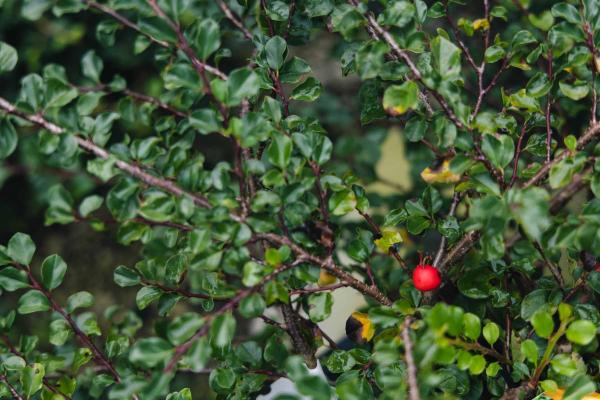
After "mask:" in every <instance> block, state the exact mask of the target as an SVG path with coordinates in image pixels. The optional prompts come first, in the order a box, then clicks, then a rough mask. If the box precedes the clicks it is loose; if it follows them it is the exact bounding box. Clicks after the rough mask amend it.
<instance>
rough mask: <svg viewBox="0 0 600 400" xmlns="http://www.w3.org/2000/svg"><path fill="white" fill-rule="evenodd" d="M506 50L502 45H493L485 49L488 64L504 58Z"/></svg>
mask: <svg viewBox="0 0 600 400" xmlns="http://www.w3.org/2000/svg"><path fill="white" fill-rule="evenodd" d="M505 54H506V52H505V51H504V49H503V48H502V47H501V46H498V45H493V46H490V47H488V48H487V49H486V50H485V62H486V63H488V64H493V63H495V62H498V61H500V60H502V59H503V58H504V56H505Z"/></svg>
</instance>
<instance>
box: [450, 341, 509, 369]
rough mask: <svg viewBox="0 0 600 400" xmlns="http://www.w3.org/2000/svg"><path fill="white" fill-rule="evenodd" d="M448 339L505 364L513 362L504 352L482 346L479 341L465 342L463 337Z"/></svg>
mask: <svg viewBox="0 0 600 400" xmlns="http://www.w3.org/2000/svg"><path fill="white" fill-rule="evenodd" d="M447 340H448V342H449V343H450V344H452V345H455V346H459V347H462V348H463V349H466V350H473V351H476V352H478V353H481V354H483V355H485V356H489V357H492V358H495V359H496V360H498V361H500V362H501V363H503V364H510V363H511V362H510V360H509V359H508V358H506V357H504V356H503V355H502V354H500V353H499V352H497V351H496V350H494V349H491V348H488V347H485V346H482V345H481V344H479V343H477V342H465V341H463V340H461V339H450V338H449V339H447Z"/></svg>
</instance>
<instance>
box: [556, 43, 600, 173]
mask: <svg viewBox="0 0 600 400" xmlns="http://www.w3.org/2000/svg"><path fill="white" fill-rule="evenodd" d="M547 75H548V79H549V80H550V82H552V49H551V48H548V72H547ZM547 97H548V99H547V100H546V162H547V163H549V162H550V157H551V154H550V153H551V152H552V127H551V126H550V106H551V105H552V96H551V95H550V91H548V96H547ZM595 122H596V121H593V123H595Z"/></svg>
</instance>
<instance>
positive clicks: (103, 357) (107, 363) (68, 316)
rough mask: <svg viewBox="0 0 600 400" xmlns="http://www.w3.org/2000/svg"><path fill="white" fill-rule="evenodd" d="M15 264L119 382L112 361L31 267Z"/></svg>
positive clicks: (119, 379)
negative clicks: (35, 275)
mask: <svg viewBox="0 0 600 400" xmlns="http://www.w3.org/2000/svg"><path fill="white" fill-rule="evenodd" d="M15 265H16V266H17V267H18V268H20V269H22V270H23V271H25V273H26V274H27V277H28V278H29V283H30V285H31V288H32V289H34V290H37V291H38V292H40V293H41V294H43V295H44V297H45V298H46V299H47V300H48V303H49V304H50V307H51V308H52V310H54V311H55V312H56V313H58V314H60V315H61V316H62V317H63V318H64V320H65V321H66V322H67V323H68V324H69V326H70V327H71V329H72V330H73V332H74V333H75V336H77V338H78V339H79V340H80V341H81V342H82V343H83V345H84V346H86V347H88V348H89V349H90V351H91V352H92V355H93V358H94V359H95V360H96V362H97V363H99V364H101V365H102V366H104V367H105V368H106V369H107V370H108V371H109V372H110V374H111V375H112V376H113V378H114V379H115V381H116V382H117V383H118V382H121V377H120V375H119V373H118V372H117V370H116V369H115V368H114V366H113V365H112V363H111V362H110V360H109V359H108V357H107V356H106V355H104V353H102V351H101V350H100V349H99V348H98V347H97V346H96V344H95V343H94V342H93V341H92V339H91V338H90V337H89V336H88V335H87V334H86V333H85V332H83V331H82V330H81V329H80V328H79V326H78V325H77V323H76V322H75V320H73V318H72V317H71V314H69V313H68V312H66V311H65V309H64V308H62V307H61V306H60V305H59V304H58V303H57V302H56V300H54V297H52V294H51V293H50V292H49V291H47V290H46V289H45V288H44V287H43V286H42V285H41V284H40V283H39V282H38V281H37V279H36V278H35V277H34V276H33V274H32V273H31V269H30V268H29V267H27V266H25V265H21V264H15Z"/></svg>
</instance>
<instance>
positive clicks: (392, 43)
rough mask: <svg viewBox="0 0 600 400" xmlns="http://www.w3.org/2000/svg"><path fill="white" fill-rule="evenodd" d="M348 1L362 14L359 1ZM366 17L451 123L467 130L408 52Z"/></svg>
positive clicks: (371, 17) (368, 15)
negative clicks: (426, 81)
mask: <svg viewBox="0 0 600 400" xmlns="http://www.w3.org/2000/svg"><path fill="white" fill-rule="evenodd" d="M347 1H348V3H349V4H350V5H352V6H353V7H355V8H357V10H358V11H359V12H360V9H359V8H358V7H359V2H358V0H347ZM364 15H365V18H366V19H367V23H368V24H369V27H370V29H372V30H373V31H374V32H375V33H376V34H377V35H378V36H379V37H381V38H382V39H383V40H384V41H385V42H386V43H387V44H388V45H389V46H390V47H391V49H392V52H393V53H394V54H395V55H396V56H398V57H399V58H401V59H402V60H403V61H404V62H405V63H406V65H407V66H408V68H409V69H410V71H411V73H412V75H413V78H414V79H415V80H417V81H419V82H420V83H421V84H423V86H424V88H425V90H426V91H427V92H429V93H430V94H431V95H432V96H433V98H435V99H436V101H437V102H438V103H439V104H440V106H441V107H442V109H443V110H444V113H446V116H447V117H448V118H449V119H450V121H452V123H453V124H454V125H456V127H457V128H459V129H467V128H466V127H465V125H464V124H463V123H462V122H461V121H460V120H459V119H458V117H457V116H456V114H455V113H454V111H453V110H452V108H451V107H450V106H449V105H448V102H447V101H446V100H445V99H444V98H443V97H442V96H441V95H440V94H439V93H438V92H436V91H435V90H433V89H430V88H429V87H427V86H426V85H425V84H424V82H423V77H422V76H421V72H420V71H419V69H418V68H417V66H416V65H415V63H414V62H413V61H412V59H411V58H410V56H409V55H408V53H407V52H406V51H404V50H403V49H402V48H400V46H399V45H398V43H397V42H396V39H394V38H393V37H392V35H391V34H390V33H389V32H388V31H386V30H385V29H383V28H382V27H381V25H379V23H378V22H377V19H376V18H375V16H374V15H373V14H372V13H370V12H366V13H365V14H364Z"/></svg>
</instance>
